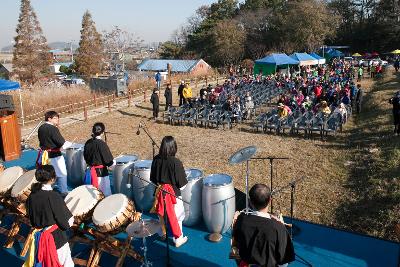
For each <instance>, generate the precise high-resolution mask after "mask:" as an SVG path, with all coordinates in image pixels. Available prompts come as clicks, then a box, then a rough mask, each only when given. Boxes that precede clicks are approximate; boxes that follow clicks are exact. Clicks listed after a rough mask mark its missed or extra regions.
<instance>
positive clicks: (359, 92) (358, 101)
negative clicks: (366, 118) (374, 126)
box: [356, 84, 364, 113]
mask: <svg viewBox="0 0 400 267" xmlns="http://www.w3.org/2000/svg"><path fill="white" fill-rule="evenodd" d="M363 95H364V92H363V90H362V89H361V84H357V95H356V111H357V113H360V112H361V104H362V98H363Z"/></svg>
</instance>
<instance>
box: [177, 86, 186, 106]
mask: <svg viewBox="0 0 400 267" xmlns="http://www.w3.org/2000/svg"><path fill="white" fill-rule="evenodd" d="M184 88H185V82H184V81H181V84H180V85H179V87H178V96H179V106H182V105H183V104H184V102H185V98H184V97H183V89H184Z"/></svg>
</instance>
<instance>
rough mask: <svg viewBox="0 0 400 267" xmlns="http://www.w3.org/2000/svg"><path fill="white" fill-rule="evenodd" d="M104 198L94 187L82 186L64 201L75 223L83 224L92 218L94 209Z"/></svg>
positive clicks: (70, 193)
mask: <svg viewBox="0 0 400 267" xmlns="http://www.w3.org/2000/svg"><path fill="white" fill-rule="evenodd" d="M103 198H104V195H103V193H102V192H101V191H100V190H98V189H97V188H96V187H94V186H93V185H81V186H79V187H77V188H75V189H74V190H72V191H71V192H69V194H68V195H67V196H66V197H65V199H64V201H65V204H66V205H67V207H68V209H69V210H70V211H71V213H72V215H73V216H74V220H75V223H76V224H81V223H83V222H87V221H89V220H90V219H91V218H92V215H93V211H94V208H95V207H96V205H97V204H98V203H99V202H100V201H101V200H102V199H103Z"/></svg>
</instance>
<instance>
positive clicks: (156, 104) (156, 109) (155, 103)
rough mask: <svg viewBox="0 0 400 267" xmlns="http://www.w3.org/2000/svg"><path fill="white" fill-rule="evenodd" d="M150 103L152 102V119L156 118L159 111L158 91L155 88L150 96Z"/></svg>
mask: <svg viewBox="0 0 400 267" xmlns="http://www.w3.org/2000/svg"><path fill="white" fill-rule="evenodd" d="M150 103H152V104H153V119H154V120H157V118H158V112H159V111H160V92H159V91H158V90H157V88H155V89H154V90H153V94H152V95H151V98H150Z"/></svg>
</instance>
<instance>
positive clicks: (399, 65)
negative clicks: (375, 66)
mask: <svg viewBox="0 0 400 267" xmlns="http://www.w3.org/2000/svg"><path fill="white" fill-rule="evenodd" d="M393 66H394V69H395V71H396V72H398V71H399V68H400V60H399V58H396V60H395V61H394V64H393Z"/></svg>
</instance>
